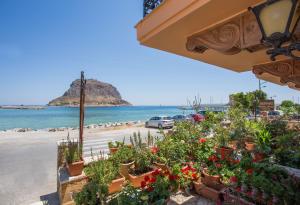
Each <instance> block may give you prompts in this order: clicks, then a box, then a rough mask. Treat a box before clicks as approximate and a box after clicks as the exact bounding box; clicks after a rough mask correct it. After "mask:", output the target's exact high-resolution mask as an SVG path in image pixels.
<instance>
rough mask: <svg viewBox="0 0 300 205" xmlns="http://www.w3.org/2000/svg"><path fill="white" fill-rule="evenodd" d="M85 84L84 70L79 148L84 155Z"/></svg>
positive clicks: (81, 90) (81, 87) (81, 88)
mask: <svg viewBox="0 0 300 205" xmlns="http://www.w3.org/2000/svg"><path fill="white" fill-rule="evenodd" d="M85 85H86V80H85V78H84V72H83V71H81V80H80V109H79V110H80V111H79V112H80V113H79V149H80V154H81V156H82V154H83V153H82V147H83V127H84V103H85Z"/></svg>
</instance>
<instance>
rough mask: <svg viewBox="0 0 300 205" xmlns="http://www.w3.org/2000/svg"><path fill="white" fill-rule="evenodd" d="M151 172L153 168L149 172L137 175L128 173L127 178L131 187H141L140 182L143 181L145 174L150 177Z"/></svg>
mask: <svg viewBox="0 0 300 205" xmlns="http://www.w3.org/2000/svg"><path fill="white" fill-rule="evenodd" d="M152 172H153V170H151V171H150V172H147V173H144V174H141V175H138V176H134V175H131V174H128V176H129V178H128V179H129V181H130V182H131V184H132V186H133V187H135V188H139V187H141V182H142V181H144V178H145V176H149V177H150V178H151V175H152Z"/></svg>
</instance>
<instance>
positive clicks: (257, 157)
mask: <svg viewBox="0 0 300 205" xmlns="http://www.w3.org/2000/svg"><path fill="white" fill-rule="evenodd" d="M253 155H254V157H253V158H254V161H256V162H260V161H262V160H263V159H264V158H266V155H265V154H264V153H260V152H255V153H254V154H253Z"/></svg>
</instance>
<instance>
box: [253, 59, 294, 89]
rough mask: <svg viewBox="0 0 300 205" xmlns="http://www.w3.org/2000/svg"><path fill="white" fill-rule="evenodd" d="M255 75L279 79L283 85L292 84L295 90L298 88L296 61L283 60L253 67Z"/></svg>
mask: <svg viewBox="0 0 300 205" xmlns="http://www.w3.org/2000/svg"><path fill="white" fill-rule="evenodd" d="M253 73H254V74H255V75H258V76H260V75H262V74H264V73H268V74H271V75H273V76H276V77H279V78H280V82H281V83H283V84H289V83H292V84H294V85H295V87H296V88H300V62H299V61H296V60H292V59H289V60H284V61H278V62H272V63H267V64H262V65H256V66H254V67H253Z"/></svg>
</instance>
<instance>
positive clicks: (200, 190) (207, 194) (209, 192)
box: [193, 180, 221, 202]
mask: <svg viewBox="0 0 300 205" xmlns="http://www.w3.org/2000/svg"><path fill="white" fill-rule="evenodd" d="M193 184H194V188H195V191H196V193H197V194H199V195H201V196H203V197H204V198H207V199H210V200H212V201H215V202H217V201H219V200H220V199H219V198H220V194H221V192H220V191H218V190H215V189H213V188H210V187H208V186H206V185H205V184H203V183H202V181H201V180H198V181H197V182H193Z"/></svg>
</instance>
